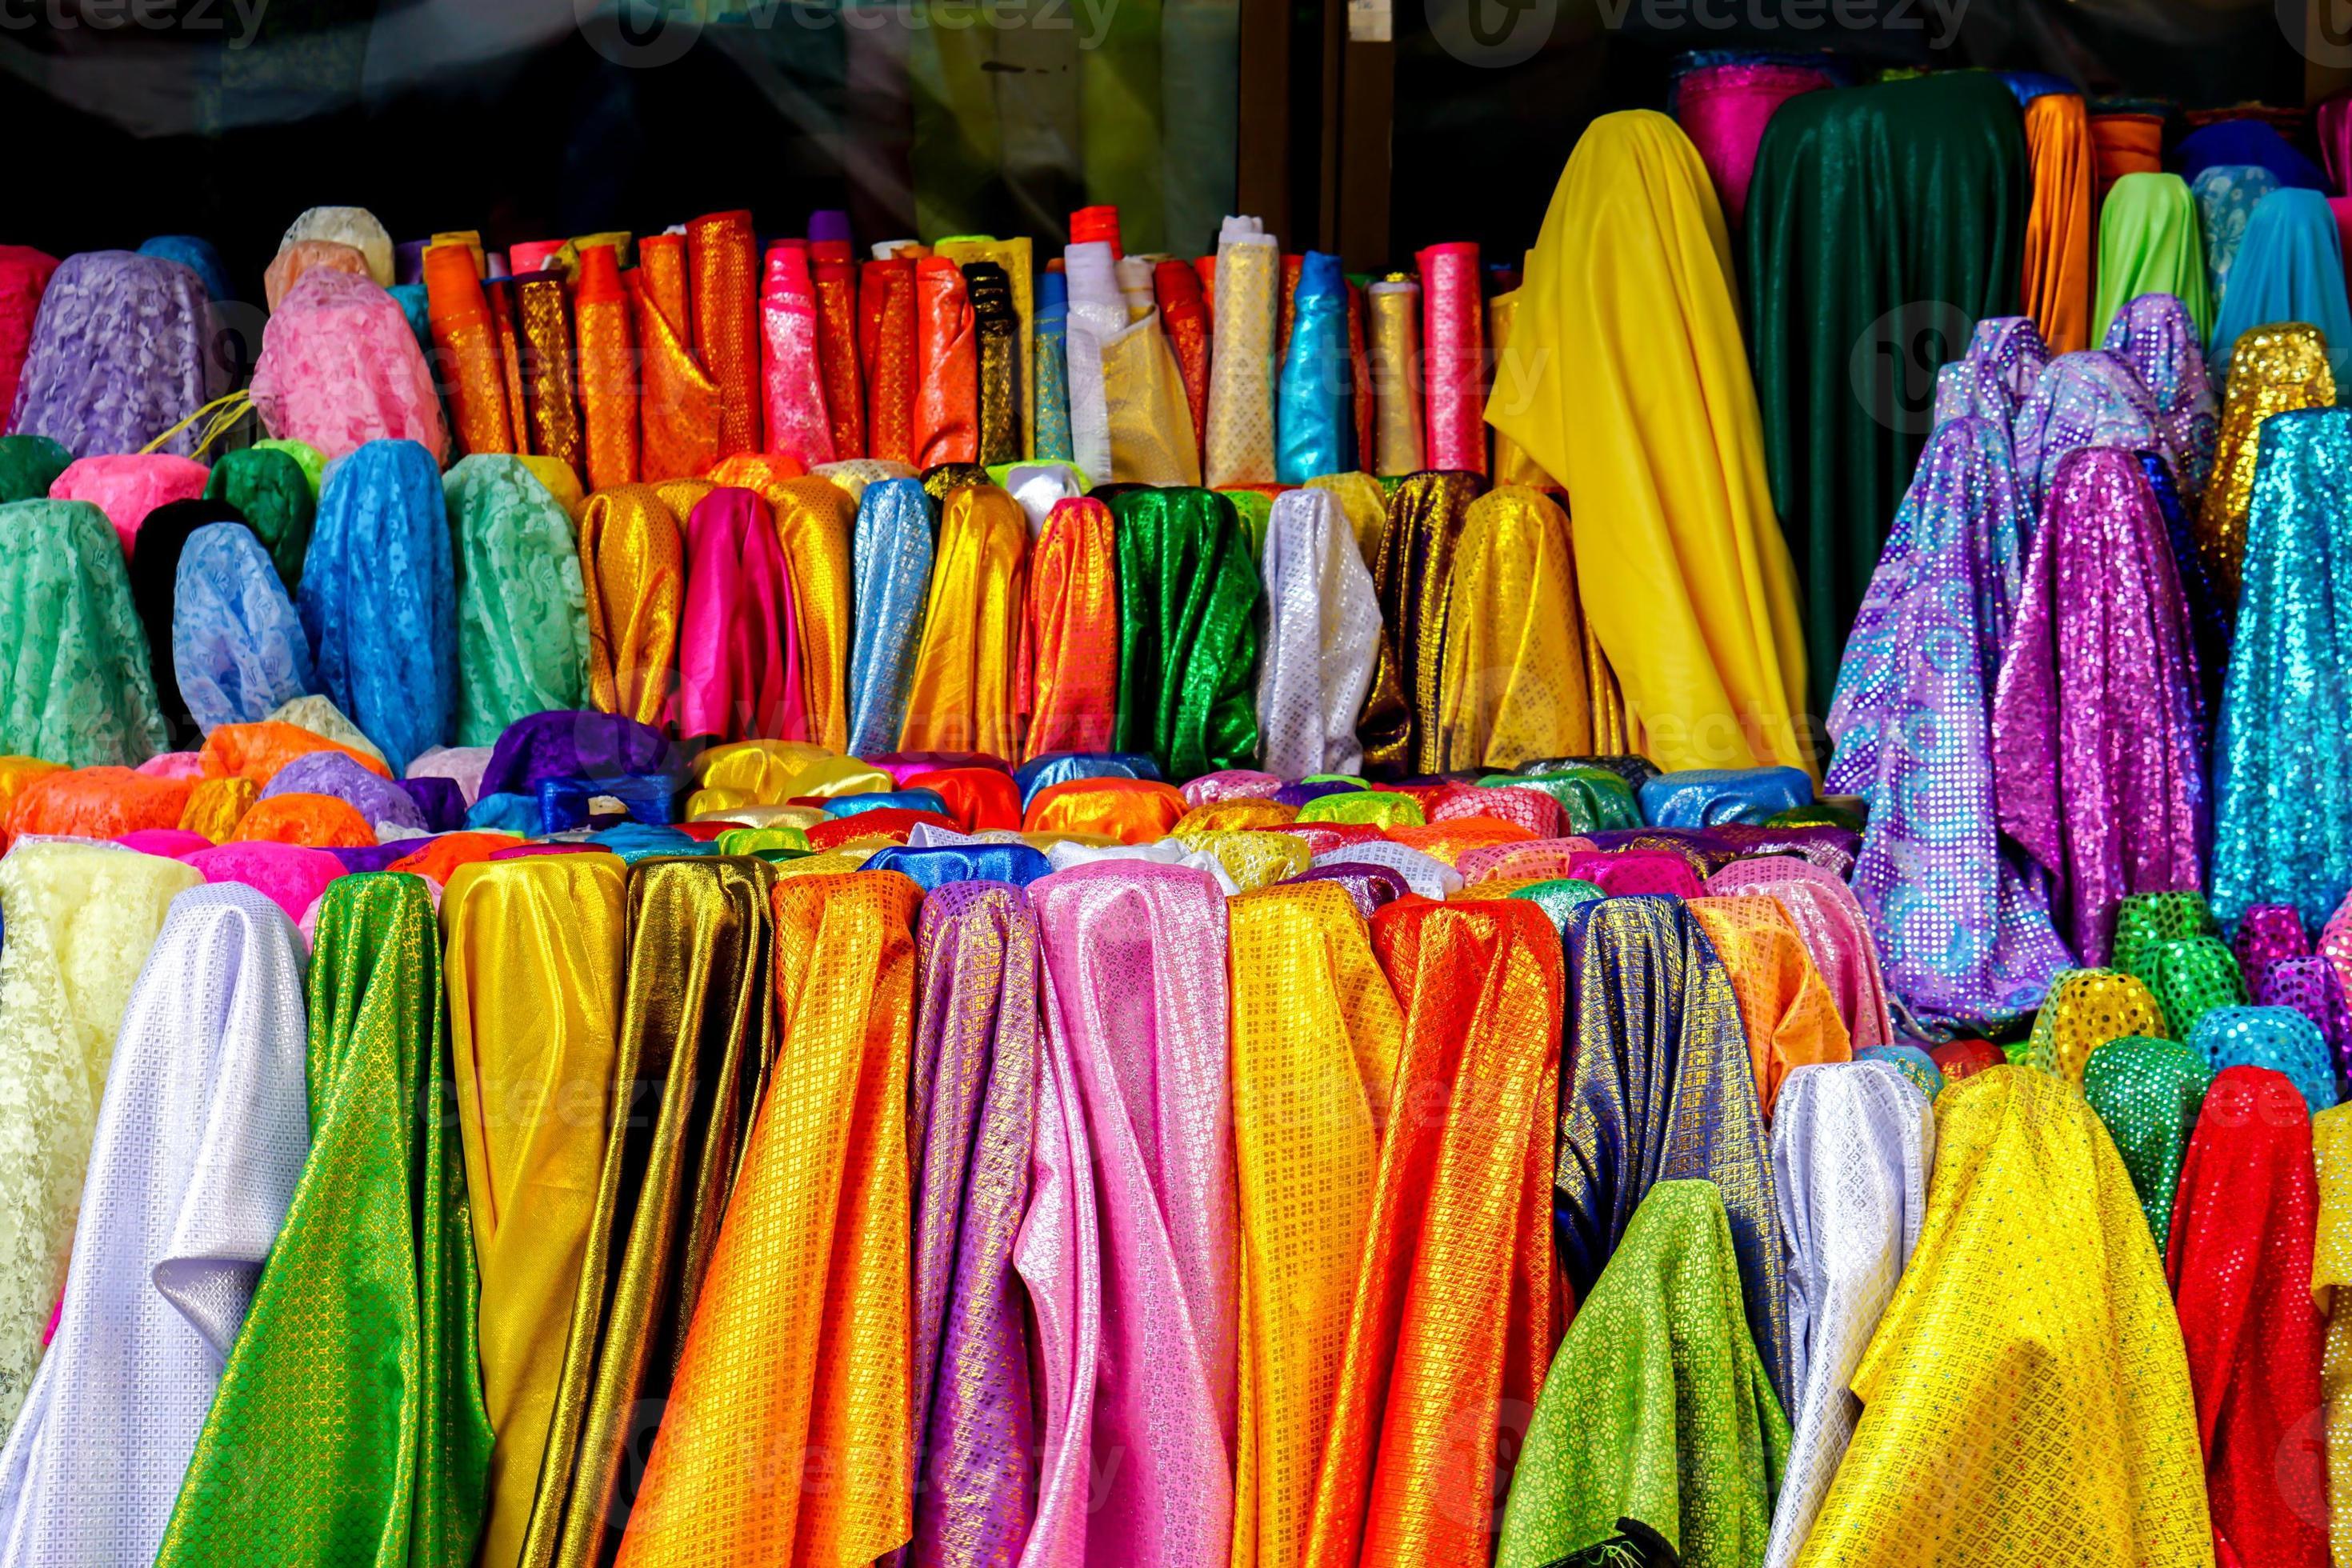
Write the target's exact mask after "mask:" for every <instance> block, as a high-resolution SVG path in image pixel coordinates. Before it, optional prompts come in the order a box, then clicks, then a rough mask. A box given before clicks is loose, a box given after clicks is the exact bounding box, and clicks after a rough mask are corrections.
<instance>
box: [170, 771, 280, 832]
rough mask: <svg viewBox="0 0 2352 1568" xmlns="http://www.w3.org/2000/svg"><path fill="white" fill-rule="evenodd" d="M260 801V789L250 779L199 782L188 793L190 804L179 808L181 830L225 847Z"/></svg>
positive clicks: (202, 780) (200, 780) (201, 780)
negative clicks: (248, 813) (238, 825)
mask: <svg viewBox="0 0 2352 1568" xmlns="http://www.w3.org/2000/svg"><path fill="white" fill-rule="evenodd" d="M260 798H261V786H260V785H259V784H256V783H254V782H253V781H252V780H251V779H248V778H225V779H198V780H197V781H196V787H195V788H194V789H192V790H190V791H189V792H188V804H187V805H184V806H183V807H181V808H180V826H181V827H183V828H184V829H185V830H186V831H188V832H190V833H201V834H203V835H204V836H205V837H207V838H209V839H211V840H212V841H213V842H214V843H215V844H226V843H227V842H228V841H229V839H230V838H232V837H235V836H236V825H237V824H238V823H239V822H242V821H243V820H245V814H246V813H247V812H248V811H251V810H252V809H253V807H254V803H255V802H257V801H258V800H259V799H260Z"/></svg>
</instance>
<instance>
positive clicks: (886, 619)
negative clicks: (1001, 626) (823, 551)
mask: <svg viewBox="0 0 2352 1568" xmlns="http://www.w3.org/2000/svg"><path fill="white" fill-rule="evenodd" d="M933 516H934V511H933V508H932V505H931V500H930V497H929V496H928V495H926V494H924V492H923V487H922V486H921V485H920V484H919V483H918V482H916V481H915V480H913V479H880V480H877V481H876V482H875V483H873V484H869V485H867V486H866V492H865V494H864V495H862V496H861V497H859V498H858V502H857V522H856V529H855V531H854V532H853V534H852V538H851V562H852V577H853V588H852V595H851V597H852V602H853V603H854V604H855V605H856V612H857V619H856V629H855V631H854V632H853V634H852V636H851V638H850V663H849V681H848V701H849V750H850V752H851V753H852V754H854V755H856V756H871V755H873V754H875V753H876V752H887V751H890V750H892V749H893V748H894V747H896V746H897V745H898V734H899V731H900V729H901V727H902V726H903V724H904V721H905V719H906V712H907V693H908V684H909V682H910V681H912V679H914V668H915V667H914V658H915V652H916V645H917V642H918V641H919V638H920V637H921V635H922V627H923V611H924V606H925V605H926V604H927V603H928V602H929V597H930V584H931V562H932V557H933V556H934V554H935V553H936V550H937V547H936V545H935V544H934V542H933V540H932V526H933Z"/></svg>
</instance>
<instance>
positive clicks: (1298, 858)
mask: <svg viewBox="0 0 2352 1568" xmlns="http://www.w3.org/2000/svg"><path fill="white" fill-rule="evenodd" d="M1168 837H1171V838H1173V839H1174V840H1176V842H1177V843H1179V844H1181V845H1182V846H1183V847H1185V848H1187V849H1191V850H1194V851H1196V852H1198V853H1200V854H1202V855H1207V856H1209V857H1211V858H1213V859H1214V860H1215V861H1216V862H1217V864H1218V865H1220V866H1223V868H1225V875H1226V876H1228V877H1231V878H1232V879H1234V888H1235V889H1237V890H1239V891H1241V892H1244V893H1246V892H1251V891H1253V890H1255V889H1259V888H1265V887H1271V886H1273V885H1274V884H1275V883H1276V882H1283V881H1287V880H1289V879H1291V878H1293V877H1296V876H1297V875H1298V873H1300V872H1301V871H1304V870H1306V869H1307V866H1308V864H1309V863H1310V862H1311V861H1312V860H1313V858H1314V856H1313V855H1312V853H1311V852H1310V851H1309V850H1308V849H1307V841H1306V840H1305V839H1303V838H1299V837H1294V836H1293V835H1291V834H1287V833H1260V832H1255V831H1253V830H1251V829H1248V828H1217V827H1209V828H1193V829H1192V830H1190V831H1187V830H1186V829H1185V827H1184V826H1183V825H1182V824H1181V823H1179V824H1178V825H1177V826H1175V827H1173V828H1171V830H1170V831H1169V835H1168Z"/></svg>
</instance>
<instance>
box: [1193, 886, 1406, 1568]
mask: <svg viewBox="0 0 2352 1568" xmlns="http://www.w3.org/2000/svg"><path fill="white" fill-rule="evenodd" d="M1226 909H1227V913H1228V919H1229V921H1230V923H1231V929H1232V937H1231V940H1232V947H1231V950H1230V951H1231V963H1232V964H1233V1083H1234V1089H1233V1094H1234V1170H1235V1174H1236V1176H1237V1178H1238V1182H1237V1190H1238V1193H1239V1196H1240V1209H1241V1231H1240V1236H1241V1247H1240V1291H1241V1384H1240V1388H1241V1395H1240V1405H1239V1411H1240V1414H1239V1419H1238V1420H1237V1422H1236V1432H1235V1437H1234V1548H1233V1558H1232V1568H1291V1565H1292V1564H1295V1563H1298V1562H1299V1561H1300V1560H1301V1558H1302V1556H1303V1554H1304V1552H1305V1551H1306V1547H1307V1523H1308V1521H1309V1519H1310V1517H1311V1514H1312V1511H1313V1506H1314V1500H1315V1479H1316V1473H1317V1471H1318V1468H1320V1466H1321V1464H1322V1458H1323V1438H1324V1434H1325V1432H1326V1431H1327V1429H1328V1427H1329V1425H1330V1420H1331V1409H1332V1405H1333V1402H1334V1400H1335V1398H1336V1396H1337V1394H1338V1384H1339V1364H1340V1358H1341V1355H1342V1353H1343V1352H1345V1350H1346V1348H1347V1343H1348V1318H1349V1311H1350V1310H1351V1309H1352V1306H1353V1303H1354V1301H1355V1297H1356V1277H1357V1273H1358V1271H1359V1269H1360V1267H1361V1266H1362V1262H1363V1253H1364V1236H1365V1229H1366V1226H1368V1225H1369V1224H1370V1219H1371V1212H1372V1183H1373V1177H1374V1175H1375V1173H1376V1172H1377V1171H1378V1168H1379V1163H1380V1148H1381V1131H1382V1129H1383V1128H1384V1127H1385V1126H1386V1124H1387V1121H1388V1113H1389V1094H1390V1090H1391V1087H1392V1086H1393V1084H1394V1082H1395V1079H1396V1069H1397V1056H1398V1053H1399V1052H1400V1051H1401V1050H1402V1047H1403V1038H1404V1016H1403V1014H1402V1012H1401V1011H1400V1010H1399V1008H1398V1006H1397V1003H1396V995H1395V993H1393V992H1392V991H1391V990H1390V989H1389V982H1388V976H1387V975H1385V974H1383V973H1381V967H1380V964H1379V963H1377V962H1375V961H1374V959H1373V957H1372V948H1371V942H1370V936H1369V933H1368V932H1367V931H1366V930H1365V927H1364V921H1363V920H1362V918H1361V917H1360V916H1359V915H1358V914H1357V912H1356V906H1355V904H1354V903H1353V902H1352V901H1350V900H1349V897H1348V895H1347V893H1346V892H1345V891H1344V890H1343V889H1341V888H1340V887H1339V884H1337V883H1335V882H1300V883H1297V884H1294V885H1292V886H1288V887H1276V888H1266V889H1263V890H1261V891H1258V892H1254V893H1246V894H1244V895H1243V896H1242V897H1240V898H1237V899H1235V900H1233V901H1232V902H1231V903H1230V904H1228V905H1227V906H1226Z"/></svg>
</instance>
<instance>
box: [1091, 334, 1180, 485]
mask: <svg viewBox="0 0 2352 1568" xmlns="http://www.w3.org/2000/svg"><path fill="white" fill-rule="evenodd" d="M1102 365H1103V369H1102V374H1103V407H1104V410H1105V412H1106V414H1107V415H1108V420H1109V426H1110V473H1111V478H1112V479H1115V480H1118V481H1120V482H1122V483H1128V482H1132V483H1137V484H1146V485H1197V484H1199V483H1200V482H1201V453H1200V449H1199V448H1198V447H1195V446H1194V445H1193V442H1192V405H1191V404H1189V403H1188V402H1186V401H1185V398H1184V376H1183V374H1182V373H1181V371H1179V370H1178V369H1177V368H1176V355H1175V353H1174V352H1173V351H1171V349H1170V348H1169V346H1168V334H1167V333H1165V332H1163V331H1160V318H1159V317H1158V316H1157V315H1154V316H1152V317H1151V318H1150V320H1149V321H1146V322H1139V323H1138V324H1136V325H1135V326H1132V327H1130V328H1129V329H1128V330H1127V331H1124V332H1121V333H1119V334H1118V336H1117V337H1115V338H1112V339H1111V340H1109V341H1108V342H1106V343H1104V344H1103V345H1102Z"/></svg>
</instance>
